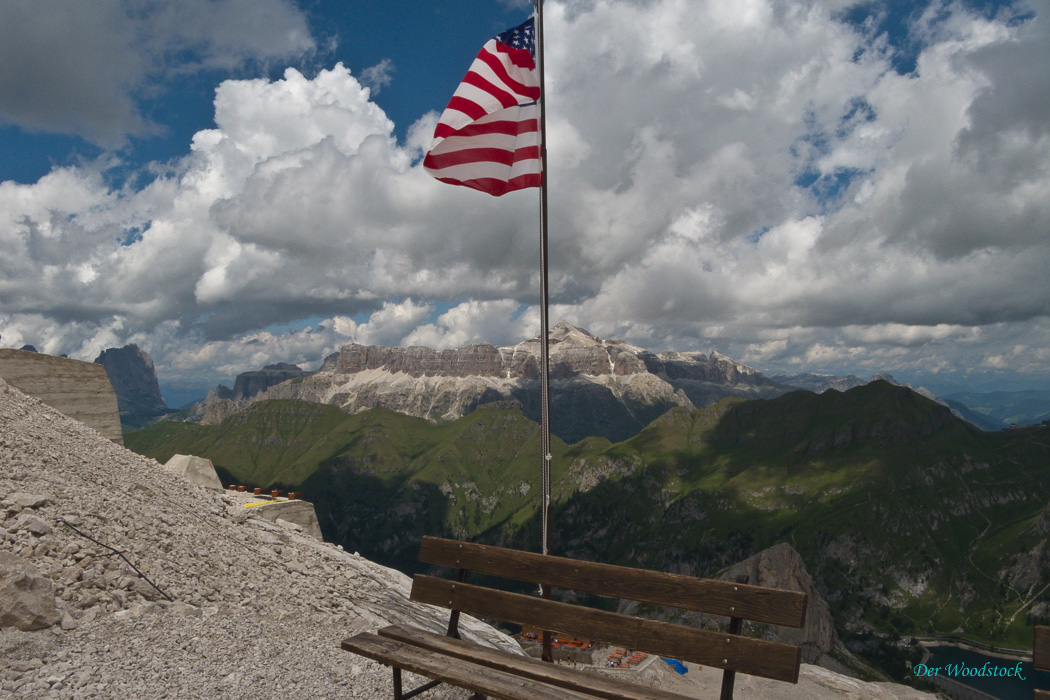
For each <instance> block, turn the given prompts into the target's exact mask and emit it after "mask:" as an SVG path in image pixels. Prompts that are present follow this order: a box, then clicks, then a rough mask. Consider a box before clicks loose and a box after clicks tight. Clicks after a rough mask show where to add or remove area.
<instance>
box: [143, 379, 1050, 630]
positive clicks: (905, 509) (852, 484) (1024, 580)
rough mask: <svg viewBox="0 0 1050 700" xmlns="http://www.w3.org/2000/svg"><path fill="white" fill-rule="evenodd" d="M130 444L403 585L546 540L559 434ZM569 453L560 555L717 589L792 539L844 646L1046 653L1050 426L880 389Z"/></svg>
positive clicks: (736, 404) (272, 429) (307, 428)
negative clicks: (496, 550) (314, 523)
mask: <svg viewBox="0 0 1050 700" xmlns="http://www.w3.org/2000/svg"><path fill="white" fill-rule="evenodd" d="M125 441H126V444H127V445H128V446H129V447H130V448H131V449H134V450H136V451H139V452H142V453H143V454H147V455H149V456H153V457H156V458H158V459H161V460H165V459H167V457H168V456H169V455H170V454H172V453H174V452H189V453H193V454H198V455H201V456H206V457H209V458H211V459H212V460H213V461H214V462H215V463H216V465H217V466H219V467H221V468H222V469H224V470H225V471H226V472H228V473H229V474H230V475H231V477H232V478H233V479H234V480H236V481H238V482H241V483H250V484H254V485H259V486H270V485H272V484H277V483H279V484H283V485H285V486H295V487H296V490H302V491H303V492H304V497H306V498H308V499H309V500H312V501H313V502H314V503H315V505H316V507H317V511H318V516H319V519H320V520H321V526H322V529H323V530H324V532H325V536H326V538H328V539H330V540H332V541H335V542H339V543H341V544H343V545H344V546H345V547H347V548H349V549H351V550H357V551H360V552H361V553H362V554H365V555H366V556H369V557H371V558H375V559H377V560H379V561H381V562H384V563H389V564H392V565H396V566H399V567H400V568H402V569H404V570H411V569H413V568H415V566H416V564H415V561H414V560H415V554H416V549H417V547H418V541H419V537H420V536H421V535H422V534H444V535H451V536H457V537H461V536H464V535H467V534H477V535H479V536H480V538H481V539H482V541H489V542H497V543H503V544H510V545H515V546H520V547H524V548H529V549H535V548H536V546H537V543H538V541H539V532H538V531H539V527H538V515H537V509H538V500H539V499H538V491H539V487H538V482H539V427H538V426H537V425H536V424H535V423H533V422H532V421H529V420H527V419H526V418H524V417H523V416H522V415H521V413H520V412H518V411H515V410H513V409H505V408H485V409H482V410H479V411H476V412H475V413H472V414H470V415H468V416H466V417H464V418H462V419H460V420H458V421H456V422H454V423H450V424H447V425H441V426H434V425H430V424H427V423H426V422H425V421H422V420H420V419H414V418H408V417H405V416H402V415H399V414H395V413H391V412H389V411H369V412H366V413H362V414H358V415H354V416H348V415H345V414H341V413H339V412H338V411H337V410H335V409H332V408H330V407H326V406H319V405H316V404H302V403H298V402H290V401H274V402H265V403H260V404H256V405H254V406H253V407H252V408H251V409H249V410H248V411H246V412H244V413H243V414H239V415H237V416H234V417H233V418H231V419H229V420H227V421H226V422H224V423H223V424H222V425H219V426H214V427H204V426H192V425H186V424H174V423H165V424H161V425H159V426H154V427H152V428H149V429H147V430H143V431H141V432H139V433H135V434H130V435H127V436H125ZM552 452H553V454H554V460H553V474H552V481H553V484H552V487H553V495H554V499H555V507H554V513H553V520H554V528H553V532H554V549H555V551H556V552H557V553H564V554H567V555H570V556H576V557H581V558H585V559H593V560H599V561H607V562H613V563H625V564H636V565H641V566H647V567H651V568H658V569H665V570H676V571H682V572H687V573H693V574H698V575H704V574H710V573H713V572H715V571H717V570H719V569H721V568H723V567H725V566H727V565H729V564H731V563H733V562H735V561H738V560H740V559H743V558H745V557H747V556H749V555H750V554H753V553H754V552H757V551H759V550H761V549H763V548H765V547H768V546H771V545H772V544H775V543H776V542H779V541H785V540H786V541H789V542H791V543H792V545H793V546H794V547H795V549H797V550H798V551H799V552H800V553H801V554H802V556H803V559H804V560H805V561H806V563H807V566H808V568H809V570H810V571H811V573H812V574H813V576H814V579H815V580H816V581H817V582H818V584H819V585H820V586H821V588H822V592H823V593H824V595H825V597H827V598H828V600H829V603H830V604H831V605H832V608H833V613H834V615H835V617H836V622H837V624H838V625H839V627H840V629H841V630H844V631H845V630H861V629H870V628H874V629H877V630H882V631H887V632H900V633H902V634H918V633H925V632H937V633H949V632H955V631H958V630H962V631H964V632H965V633H968V634H971V635H973V636H974V637H976V638H979V639H986V640H995V641H1000V642H1002V641H1007V642H1009V643H1015V644H1025V643H1030V634H1031V633H1030V631H1028V630H1027V629H1026V625H1028V624H1031V623H1032V621H1033V620H1044V621H1045V620H1050V595H1048V590H1050V586H1048V583H1050V551H1047V547H1046V540H1047V534H1048V532H1050V506H1048V503H1050V479H1048V478H1047V477H1048V476H1050V474H1048V471H1050V466H1048V465H1050V428H1048V427H1045V426H1043V427H1032V428H1025V429H1018V430H1011V431H1004V432H1001V433H984V432H981V431H980V430H977V429H975V428H974V427H973V426H971V425H969V424H967V423H965V422H964V421H961V420H958V419H956V418H955V417H953V416H952V414H951V413H950V411H949V410H948V409H947V408H945V407H944V406H941V405H939V404H937V403H934V402H932V401H929V400H927V399H925V398H923V397H922V396H920V395H918V394H916V393H914V392H912V391H911V390H909V389H906V388H903V387H896V386H893V385H890V384H888V383H886V382H875V383H872V384H869V385H866V386H862V387H858V388H856V389H852V390H850V391H847V392H845V393H840V392H834V391H831V392H826V393H824V394H819V395H818V394H812V393H810V392H801V391H800V392H795V393H791V394H787V395H784V396H781V397H779V398H776V399H772V400H768V401H742V400H734V399H727V400H725V401H723V402H721V403H719V404H717V405H715V406H711V407H709V408H706V409H703V410H697V411H687V410H685V409H673V410H671V411H670V412H668V413H666V414H664V415H663V416H661V417H660V418H658V419H657V420H656V421H654V422H653V423H652V424H650V425H649V426H648V427H647V428H646V429H645V430H643V431H642V432H641V433H639V434H638V435H636V436H634V437H633V438H631V439H630V440H627V441H625V442H621V443H616V444H610V443H609V442H608V441H607V440H604V439H599V438H588V439H587V440H584V441H582V442H579V443H577V444H575V445H571V446H570V445H565V444H564V443H562V442H561V441H559V440H556V439H555V441H554V444H553V446H552Z"/></svg>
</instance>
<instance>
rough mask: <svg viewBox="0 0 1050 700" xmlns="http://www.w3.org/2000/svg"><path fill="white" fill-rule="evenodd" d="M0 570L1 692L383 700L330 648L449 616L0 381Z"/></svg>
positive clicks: (378, 687) (384, 674)
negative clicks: (376, 631)
mask: <svg viewBox="0 0 1050 700" xmlns="http://www.w3.org/2000/svg"><path fill="white" fill-rule="evenodd" d="M74 528H75V530H74ZM77 531H79V532H80V533H83V535H82V534H78V532H77ZM85 536H86V537H85ZM88 537H90V538H92V539H94V540H97V542H99V543H101V544H102V545H108V546H109V547H112V548H114V549H116V550H119V551H120V552H122V553H123V554H124V556H125V557H126V558H127V560H128V561H130V562H131V563H132V564H133V565H134V566H135V567H137V568H138V569H139V570H141V572H142V573H143V574H144V575H145V578H143V577H142V576H140V575H139V574H138V573H136V571H135V570H134V569H133V568H132V567H131V566H129V564H128V563H127V562H126V561H125V560H124V559H123V558H121V557H120V556H118V555H116V554H114V553H113V552H112V551H110V550H108V549H106V548H105V547H103V546H101V545H100V544H96V542H93V541H91V540H90V539H88ZM0 571H2V572H3V574H2V575H0V625H2V627H3V629H2V630H0V697H32V698H42V697H43V698H147V697H148V698H165V697H170V698H209V699H210V698H282V700H283V699H284V698H287V697H288V696H289V694H290V693H291V694H293V696H297V697H309V698H354V697H360V698H373V697H376V698H378V697H387V696H388V695H389V693H390V673H389V671H388V670H387V669H385V668H383V667H381V666H379V665H378V664H375V663H372V662H370V661H367V660H365V659H363V658H361V657H357V656H353V655H351V654H348V653H346V652H344V651H342V650H341V649H340V648H339V642H340V640H341V639H342V638H344V637H346V636H348V635H350V634H353V633H356V632H357V631H360V630H364V629H370V628H375V627H379V626H382V625H386V624H393V623H408V624H414V625H419V626H423V627H426V628H429V629H432V630H435V631H443V629H444V625H445V624H446V621H447V613H441V612H439V611H437V610H428V609H425V608H422V607H420V606H417V605H415V604H413V603H410V602H409V600H408V590H409V586H410V582H409V579H408V578H407V577H406V576H404V575H403V574H400V573H398V572H396V571H393V570H391V569H387V568H385V567H381V566H379V565H376V564H374V563H372V562H369V561H367V560H366V559H363V558H361V557H359V556H357V555H356V554H351V553H348V552H344V551H342V550H341V549H340V548H338V547H336V546H333V545H330V544H326V543H321V542H318V541H316V540H313V539H311V538H308V537H304V536H302V535H298V534H296V533H295V532H293V531H290V530H288V529H286V528H282V527H280V526H278V525H274V524H272V523H268V522H265V521H263V520H260V519H256V518H252V517H250V512H248V510H247V509H244V508H241V507H240V505H238V504H235V503H233V502H232V499H231V498H230V497H229V496H227V495H226V494H221V493H216V492H214V491H209V490H207V489H204V488H202V487H200V486H197V485H194V484H191V483H188V482H187V481H185V480H183V479H180V478H179V477H178V476H177V475H174V474H172V473H171V472H169V471H167V470H164V469H162V468H161V467H160V465H158V464H157V463H156V462H154V461H153V460H150V459H146V458H143V457H140V456H138V455H135V454H133V453H131V452H128V451H127V450H124V449H123V448H121V447H119V446H117V445H115V444H113V443H112V442H110V441H108V440H105V439H103V438H102V437H101V436H100V435H99V434H98V433H96V432H95V431H93V430H91V429H90V428H87V427H86V426H84V425H82V424H80V423H77V422H75V421H73V420H71V419H69V418H67V417H65V416H63V415H62V414H60V413H58V412H56V411H54V410H52V409H50V408H49V407H47V406H45V405H44V404H42V403H40V402H38V401H36V400H35V399H32V398H30V397H28V396H26V395H25V394H23V393H21V392H20V391H18V390H17V389H14V388H12V387H9V386H8V385H7V384H6V383H4V382H3V381H2V380H0ZM146 579H149V581H152V582H153V583H154V584H156V587H154V586H153V585H151V584H150V583H149V582H148V581H147V580H146ZM165 596H168V597H170V598H171V599H172V601H174V602H171V601H169V600H167V599H166V597H165ZM465 631H466V635H467V636H468V637H473V638H474V639H475V640H477V641H482V642H483V643H487V644H490V645H494V646H503V647H505V648H516V645H514V643H513V642H512V641H510V640H509V639H508V638H506V637H505V636H503V635H500V634H499V633H497V632H496V631H495V630H493V629H492V628H490V627H488V626H486V625H482V624H481V623H478V622H475V621H469V622H467V624H466V627H465ZM409 682H411V681H409ZM466 695H467V694H466V693H463V692H460V691H456V690H453V689H447V690H445V691H440V692H438V694H437V696H436V697H466Z"/></svg>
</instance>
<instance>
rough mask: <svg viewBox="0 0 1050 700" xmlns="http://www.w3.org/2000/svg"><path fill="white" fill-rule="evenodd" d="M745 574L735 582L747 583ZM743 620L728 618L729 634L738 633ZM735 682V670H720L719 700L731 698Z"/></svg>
mask: <svg viewBox="0 0 1050 700" xmlns="http://www.w3.org/2000/svg"><path fill="white" fill-rule="evenodd" d="M747 579H748V577H747V576H746V575H743V576H737V577H736V582H737V583H747ZM742 622H743V621H742V620H741V619H740V618H739V617H731V618H729V634H740V625H741V623H742ZM735 684H736V671H722V694H721V695H720V696H719V700H733V686H734V685H735Z"/></svg>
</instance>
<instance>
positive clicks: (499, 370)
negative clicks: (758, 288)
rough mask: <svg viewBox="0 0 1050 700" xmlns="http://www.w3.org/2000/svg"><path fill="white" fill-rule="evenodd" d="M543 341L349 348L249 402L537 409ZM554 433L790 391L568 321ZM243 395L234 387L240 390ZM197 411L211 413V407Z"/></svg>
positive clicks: (415, 410)
mask: <svg viewBox="0 0 1050 700" xmlns="http://www.w3.org/2000/svg"><path fill="white" fill-rule="evenodd" d="M540 352H541V350H540V342H539V339H538V338H534V339H532V340H527V341H524V342H522V343H519V344H518V345H514V346H506V347H496V346H494V345H489V344H485V343H481V344H475V345H467V346H465V347H462V348H458V349H455V350H434V349H431V348H427V347H409V348H402V347H382V346H374V345H373V346H364V345H357V344H351V345H347V346H345V347H343V348H342V349H341V350H340V351H339V352H338V353H334V354H332V355H330V356H329V357H328V358H326V359H325V361H324V364H323V365H322V366H321V368H320V370H319V371H318V372H317V373H315V374H312V375H308V374H307V373H303V376H299V377H295V378H293V379H292V380H291V381H285V382H283V383H280V384H277V385H276V386H271V387H269V388H268V389H267V390H266V391H265V392H262V393H259V394H257V395H255V396H254V397H253V398H252V399H251V400H262V399H276V398H281V399H301V400H306V401H314V402H318V403H327V404H332V405H336V406H339V407H340V408H342V409H343V410H345V411H347V412H350V413H356V412H358V411H363V410H366V409H369V408H375V407H383V408H389V409H392V410H395V411H398V412H400V413H405V414H408V415H413V416H420V417H424V418H427V419H428V420H432V421H447V420H454V419H456V418H459V417H461V416H463V415H465V414H467V413H470V412H471V411H473V410H474V409H476V408H477V407H479V406H482V405H486V404H491V403H494V402H497V401H508V400H510V401H514V402H516V403H518V404H519V405H520V406H521V408H522V411H523V412H524V413H525V415H526V416H528V417H529V418H532V419H533V420H539V415H540V389H539V384H540V381H539V380H540ZM550 352H551V356H550V361H551V415H552V419H551V429H552V431H553V432H554V433H555V434H556V435H558V437H560V438H562V439H563V440H566V441H568V442H576V441H578V440H581V439H583V438H584V437H587V436H590V435H599V436H603V437H607V438H609V439H610V440H613V441H618V440H623V439H626V438H628V437H630V436H631V435H634V434H635V433H637V432H638V431H639V430H641V429H642V428H644V427H645V426H646V425H648V424H649V423H650V422H651V421H653V420H654V419H655V418H657V417H658V416H660V415H661V414H663V413H664V412H665V411H667V410H668V409H669V408H672V407H675V406H682V407H685V408H695V407H702V406H707V405H710V404H712V403H715V402H717V401H719V400H721V399H723V398H725V397H727V396H740V397H747V398H771V397H774V396H778V395H780V394H782V393H784V391H786V389H785V388H784V387H782V386H780V385H778V384H775V383H774V382H772V381H770V380H769V379H767V378H766V377H765V376H763V375H762V374H761V373H759V372H758V371H757V370H754V369H752V368H750V367H747V366H746V365H742V364H740V363H738V362H735V361H733V360H732V359H730V358H728V357H725V356H724V355H720V354H718V353H711V354H710V355H705V354H704V353H701V352H663V353H660V354H655V353H652V352H649V351H647V350H643V349H642V348H639V347H636V346H634V345H630V344H628V343H625V342H623V341H620V340H603V339H601V338H598V337H596V336H594V335H592V334H591V333H589V332H587V331H586V330H584V329H582V328H577V327H575V326H572V325H569V324H568V323H565V322H562V323H559V324H558V325H556V326H555V327H554V328H553V329H551V334H550ZM234 394H236V392H234ZM224 400H225V401H233V402H235V403H237V404H238V405H244V403H245V400H244V399H239V398H238V396H236V395H230V396H220V395H218V394H216V395H215V396H214V397H211V398H210V399H209V400H208V401H206V404H212V405H214V406H215V408H214V409H213V410H212V411H211V412H210V415H205V416H204V419H203V420H202V422H205V423H213V422H218V420H217V419H220V418H221V417H226V416H228V415H229V413H230V410H231V408H232V407H231V406H230V405H229V404H220V402H221V401H224ZM199 413H202V414H203V413H207V409H205V410H202V411H200V412H199Z"/></svg>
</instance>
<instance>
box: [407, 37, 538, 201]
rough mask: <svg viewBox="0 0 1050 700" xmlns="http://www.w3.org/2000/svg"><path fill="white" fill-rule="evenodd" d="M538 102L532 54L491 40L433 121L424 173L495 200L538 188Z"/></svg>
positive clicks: (424, 162) (536, 80)
mask: <svg viewBox="0 0 1050 700" xmlns="http://www.w3.org/2000/svg"><path fill="white" fill-rule="evenodd" d="M539 96H540V87H539V80H538V77H537V75H536V65H535V63H534V61H533V60H532V54H530V53H529V52H528V51H525V50H522V49H515V48H511V47H508V46H505V45H502V44H499V43H498V42H497V41H496V40H495V39H490V40H489V41H488V42H487V43H486V44H485V45H484V46H483V47H482V48H481V52H480V53H479V54H478V57H477V58H475V59H474V63H473V64H471V66H470V70H469V71H467V75H466V77H464V78H463V82H461V83H460V84H459V87H458V88H456V92H455V93H454V94H453V95H452V99H451V100H449V103H448V107H446V108H445V111H444V113H442V115H441V118H440V119H439V120H438V125H437V128H436V129H435V130H434V143H433V145H432V146H431V147H430V152H429V153H427V156H426V158H425V159H424V160H423V167H424V169H425V170H426V171H427V172H428V173H430V174H431V175H433V176H434V177H435V178H437V179H438V180H441V181H442V182H447V183H450V184H453V185H463V186H464V187H471V188H473V189H476V190H481V191H482V192H487V193H489V194H491V195H494V196H499V195H501V194H504V193H506V192H510V191H513V190H518V189H522V188H524V187H538V186H539V185H540V182H541V178H542V173H541V168H540V124H539V107H538V105H537V104H536V100H537V99H539Z"/></svg>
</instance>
